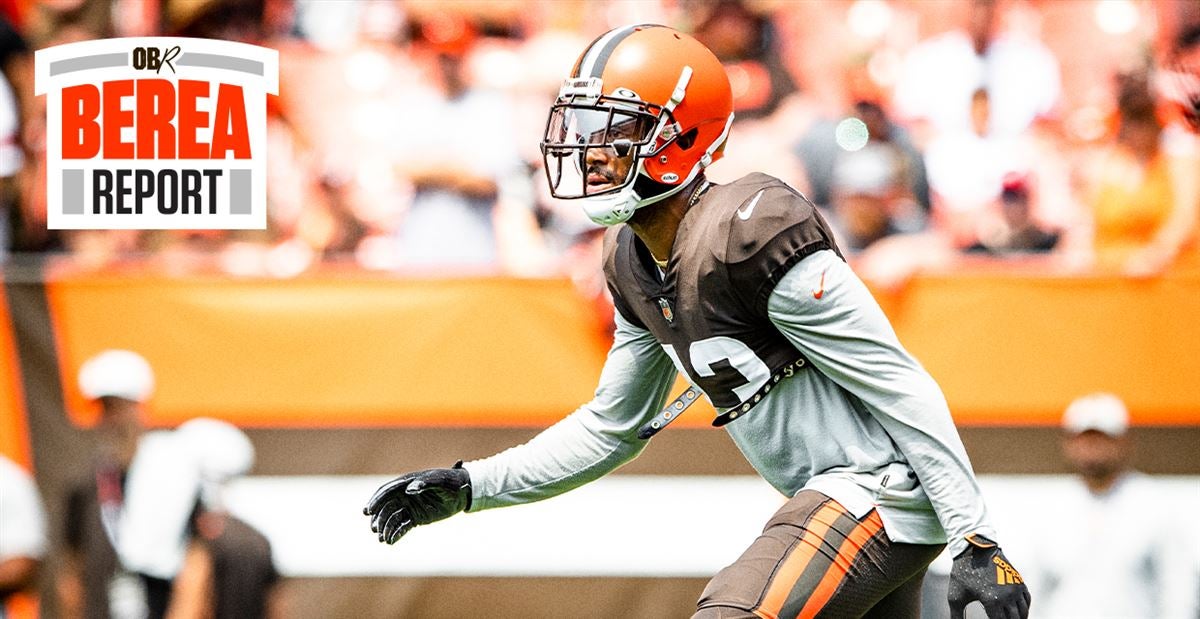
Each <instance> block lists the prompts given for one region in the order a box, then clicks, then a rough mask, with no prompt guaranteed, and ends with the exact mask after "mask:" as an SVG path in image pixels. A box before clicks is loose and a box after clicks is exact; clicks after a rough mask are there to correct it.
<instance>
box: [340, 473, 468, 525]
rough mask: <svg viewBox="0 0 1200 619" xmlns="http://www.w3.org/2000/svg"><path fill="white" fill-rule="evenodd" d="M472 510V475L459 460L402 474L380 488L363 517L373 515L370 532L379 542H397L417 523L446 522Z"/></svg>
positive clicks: (364, 511)
mask: <svg viewBox="0 0 1200 619" xmlns="http://www.w3.org/2000/svg"><path fill="white" fill-rule="evenodd" d="M470 507H471V476H470V475H469V474H468V473H467V470H466V469H464V468H463V467H462V462H461V461H459V462H458V463H456V464H455V465H454V466H453V467H452V468H448V469H426V470H424V471H417V472H415V473H407V474H405V475H401V476H400V477H397V478H396V479H393V480H392V481H389V482H388V483H386V484H384V485H382V486H380V487H379V489H378V490H376V491H375V494H374V495H373V496H371V500H369V501H367V506H366V507H364V508H363V514H364V515H367V516H372V518H371V531H373V532H375V533H378V534H379V541H381V542H387V543H388V544H395V543H396V540H398V539H400V538H401V537H402V536H404V534H405V533H408V532H409V530H411V529H412V528H413V527H415V526H417V525H419V524H429V523H431V522H437V521H438V520H445V519H446V518H449V517H450V516H453V515H454V514H457V513H458V512H462V511H466V510H468V509H470Z"/></svg>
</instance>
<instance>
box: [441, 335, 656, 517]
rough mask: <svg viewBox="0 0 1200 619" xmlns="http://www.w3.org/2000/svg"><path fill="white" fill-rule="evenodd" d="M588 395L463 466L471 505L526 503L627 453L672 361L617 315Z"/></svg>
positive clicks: (588, 477)
mask: <svg viewBox="0 0 1200 619" xmlns="http://www.w3.org/2000/svg"><path fill="white" fill-rule="evenodd" d="M616 323H617V329H616V333H615V334H614V336H613V345H612V348H611V349H610V350H609V352H608V359H607V360H606V361H605V363H604V370H603V371H602V372H601V374H600V382H599V385H598V386H597V388H596V395H595V397H594V398H593V399H592V401H591V402H589V403H587V404H585V405H583V406H582V407H580V408H579V409H578V410H576V411H575V412H573V413H571V414H570V415H568V416H567V417H566V418H564V419H563V420H561V421H559V422H558V423H556V424H554V425H553V426H551V427H549V428H547V429H546V430H544V431H543V432H541V433H540V434H538V435H537V436H535V437H534V438H533V439H531V440H530V441H529V442H528V443H525V444H523V445H519V446H517V447H513V448H511V449H508V450H506V451H503V452H501V453H499V454H496V455H494V456H491V457H489V458H484V459H482V460H475V461H472V462H468V463H466V464H465V465H464V467H465V468H466V469H467V471H468V472H469V473H470V474H471V484H472V490H473V494H472V506H471V511H479V510H482V509H489V508H493V507H503V506H506V505H515V504H519V503H530V502H533V501H539V500H541V499H546V498H550V497H552V496H556V495H559V494H562V493H563V492H566V491H568V490H571V489H574V488H578V487H579V486H582V485H584V484H586V483H588V482H590V481H594V480H596V479H599V478H600V477H603V476H604V475H606V474H608V473H610V472H612V471H613V470H615V469H616V468H617V467H619V466H621V465H622V464H624V463H626V462H628V461H630V460H632V459H634V458H635V457H637V455H638V454H639V453H641V451H642V449H644V448H645V446H646V443H647V441H645V440H642V439H639V438H638V437H637V430H638V428H639V427H640V426H641V425H642V424H643V423H645V422H646V421H649V420H650V418H651V417H653V416H654V414H655V413H657V412H658V411H659V409H660V408H661V407H662V405H663V403H664V401H665V400H666V397H667V392H668V390H669V389H670V388H671V385H672V384H673V383H674V379H675V367H674V366H673V365H672V364H671V360H670V358H669V357H667V355H666V353H664V352H663V350H662V347H661V346H660V345H659V343H658V341H657V340H655V339H654V336H653V335H652V334H651V333H650V332H649V331H647V330H645V329H642V328H639V327H636V326H634V325H632V324H631V323H630V322H629V321H627V320H625V319H624V318H623V317H622V316H621V315H620V313H617V315H616Z"/></svg>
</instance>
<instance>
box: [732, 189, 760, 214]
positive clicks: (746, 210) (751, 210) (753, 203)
mask: <svg viewBox="0 0 1200 619" xmlns="http://www.w3.org/2000/svg"><path fill="white" fill-rule="evenodd" d="M764 191H766V189H759V190H758V193H756V194H754V199H752V200H750V204H747V205H746V206H745V207H744V208H740V209H738V211H737V214H738V218H739V219H741V220H742V221H746V220H747V219H750V215H751V214H752V213H754V207H756V206H758V199H759V198H761V197H762V195H763V192H764Z"/></svg>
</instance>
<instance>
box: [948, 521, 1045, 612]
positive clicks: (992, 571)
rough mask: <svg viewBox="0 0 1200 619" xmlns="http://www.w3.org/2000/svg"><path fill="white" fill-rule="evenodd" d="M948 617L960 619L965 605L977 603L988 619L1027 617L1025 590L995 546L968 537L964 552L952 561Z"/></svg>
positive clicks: (1022, 582)
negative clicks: (976, 601)
mask: <svg viewBox="0 0 1200 619" xmlns="http://www.w3.org/2000/svg"><path fill="white" fill-rule="evenodd" d="M948 597H949V601H950V617H951V619H962V617H963V609H964V608H966V606H967V604H969V603H970V602H972V601H974V600H978V601H979V602H980V603H981V604H983V610H984V611H985V612H987V616H988V619H1025V618H1026V617H1028V616H1029V601H1030V600H1029V589H1028V588H1027V587H1026V586H1025V580H1024V579H1023V578H1021V574H1020V573H1018V572H1017V570H1016V568H1014V567H1013V566H1012V564H1011V563H1009V562H1008V559H1007V558H1005V556H1004V553H1002V552H1000V547H999V546H997V545H996V542H993V541H992V540H990V539H988V538H986V537H984V536H982V535H968V536H967V549H966V550H964V551H962V552H961V553H959V555H958V556H957V557H955V558H954V566H953V567H952V568H951V569H950V592H949V596H948Z"/></svg>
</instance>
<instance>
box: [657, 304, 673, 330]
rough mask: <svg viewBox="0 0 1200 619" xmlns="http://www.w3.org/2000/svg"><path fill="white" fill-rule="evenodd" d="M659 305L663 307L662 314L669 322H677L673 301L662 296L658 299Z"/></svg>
mask: <svg viewBox="0 0 1200 619" xmlns="http://www.w3.org/2000/svg"><path fill="white" fill-rule="evenodd" d="M658 306H659V307H660V308H662V315H663V318H665V319H666V320H667V324H672V323H674V322H675V312H673V311H672V310H671V302H670V301H667V300H666V298H660V299H659V300H658Z"/></svg>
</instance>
